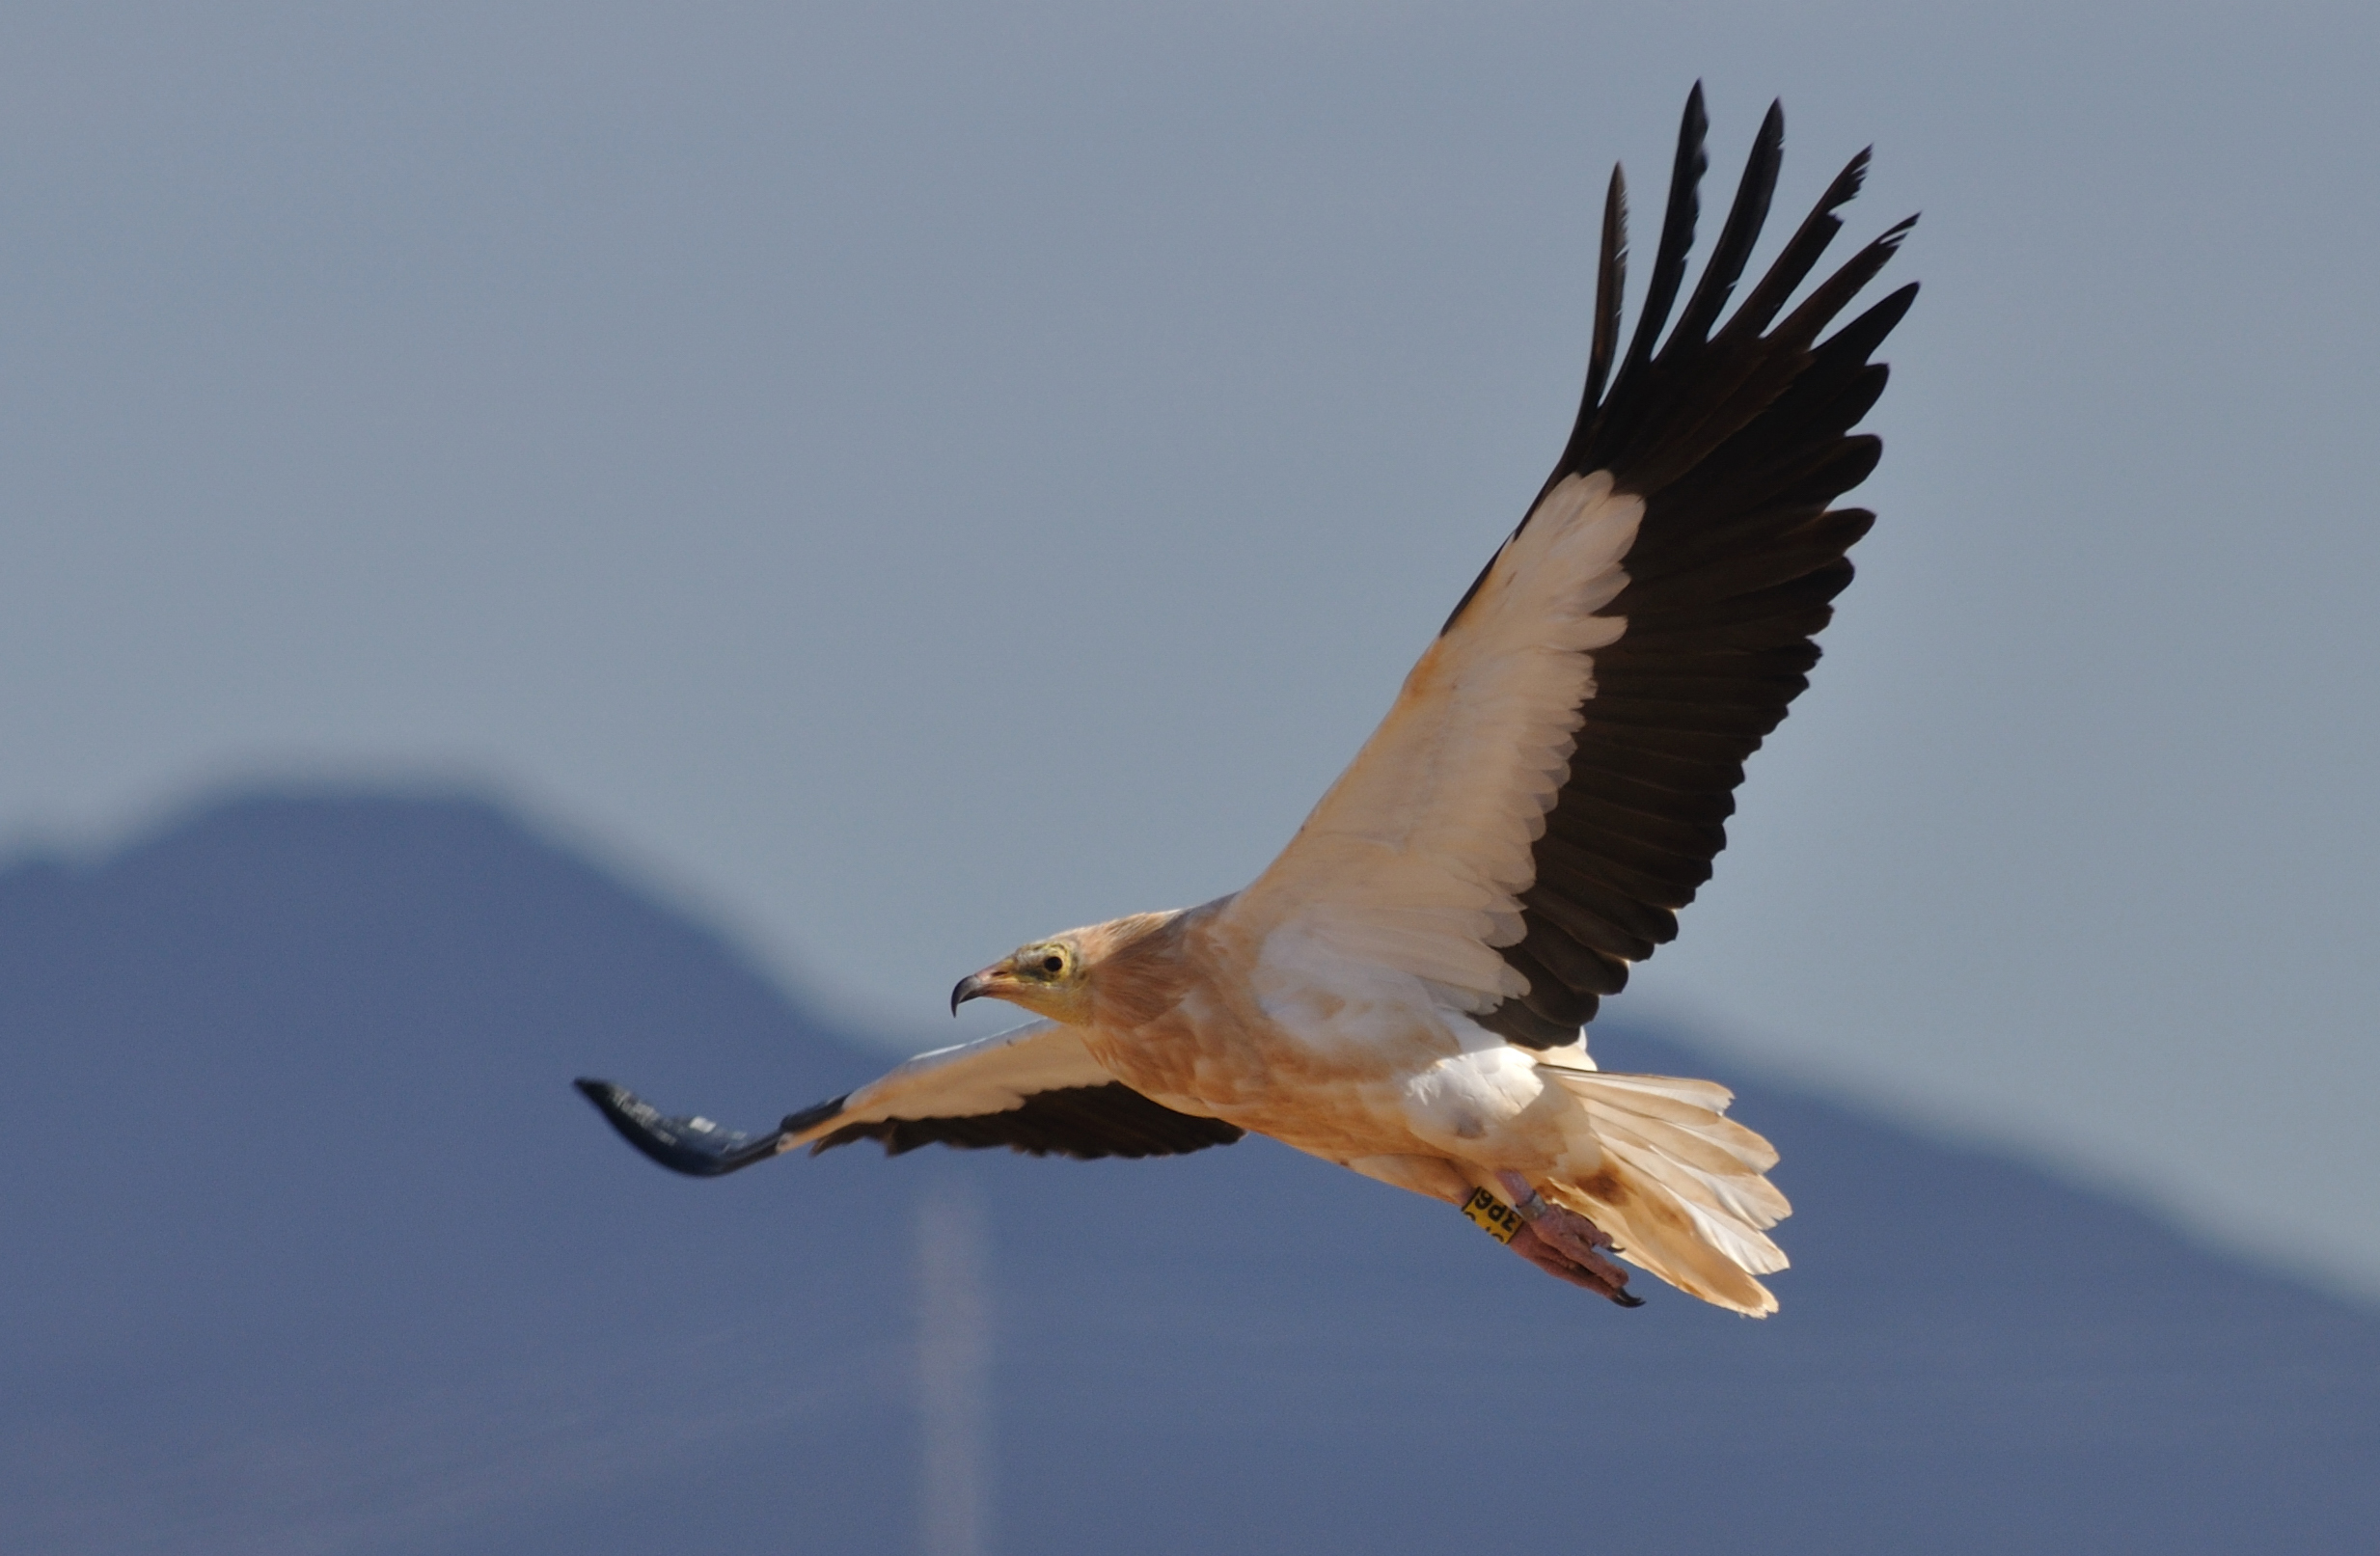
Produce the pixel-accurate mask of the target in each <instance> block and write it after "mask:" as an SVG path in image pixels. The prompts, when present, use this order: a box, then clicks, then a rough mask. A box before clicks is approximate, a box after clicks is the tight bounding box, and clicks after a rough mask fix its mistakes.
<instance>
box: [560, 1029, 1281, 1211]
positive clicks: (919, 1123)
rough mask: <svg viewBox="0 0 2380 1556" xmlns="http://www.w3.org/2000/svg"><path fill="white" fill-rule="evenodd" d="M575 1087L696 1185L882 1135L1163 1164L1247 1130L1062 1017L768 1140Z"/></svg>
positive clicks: (962, 1048) (992, 1040) (923, 1057)
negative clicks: (1153, 1089) (1185, 1106)
mask: <svg viewBox="0 0 2380 1556" xmlns="http://www.w3.org/2000/svg"><path fill="white" fill-rule="evenodd" d="M578 1088H579V1090H580V1091H581V1092H582V1093H584V1094H585V1095H586V1097H587V1099H588V1101H589V1102H591V1103H593V1104H594V1105H595V1106H596V1108H597V1109H598V1110H599V1111H601V1112H602V1114H603V1116H604V1117H605V1118H607V1119H609V1120H610V1121H611V1123H612V1127H613V1128H614V1129H616V1130H617V1131H619V1133H621V1134H622V1135H623V1136H625V1137H626V1139H627V1141H628V1143H629V1144H631V1145H633V1146H635V1147H636V1148H637V1149H638V1150H640V1151H642V1152H643V1153H644V1154H645V1155H646V1156H648V1157H650V1158H651V1159H652V1160H655V1161H658V1162H660V1163H661V1164H662V1165H663V1166H665V1167H668V1168H670V1170H671V1171H673V1172H682V1173H686V1174H688V1175H690V1176H693V1177H698V1178H715V1177H718V1176H720V1175H721V1174H723V1173H729V1172H734V1171H737V1170H738V1169H740V1168H744V1167H749V1166H751V1165H752V1163H754V1162H756V1161H765V1160H768V1159H769V1158H771V1157H775V1156H780V1155H782V1154H783V1153H785V1152H787V1151H791V1150H793V1149H794V1148H795V1147H797V1146H804V1145H807V1146H808V1147H809V1148H810V1151H811V1153H812V1154H813V1155H815V1154H816V1153H817V1152H820V1151H824V1150H827V1149H828V1148H829V1147H832V1146H837V1145H849V1144H850V1143H851V1142H852V1141H854V1140H862V1139H866V1140H881V1141H882V1142H884V1147H885V1150H886V1152H887V1154H889V1155H891V1156H899V1155H900V1154H901V1153H903V1152H904V1151H914V1150H916V1148H917V1147H919V1146H921V1145H937V1144H939V1145H949V1146H956V1147H959V1148H961V1149H965V1150H976V1149H981V1148H983V1147H986V1146H999V1145H1004V1146H1006V1147H1008V1148H1009V1149H1010V1150H1012V1151H1022V1152H1025V1153H1026V1154H1027V1155H1029V1156H1037V1157H1041V1156H1066V1157H1076V1158H1079V1159H1083V1160H1088V1159H1091V1158H1094V1157H1163V1156H1180V1155H1183V1154H1185V1153H1188V1152H1191V1151H1203V1150H1205V1149H1206V1148H1207V1147H1208V1146H1211V1145H1229V1144H1231V1143H1232V1142H1233V1141H1235V1140H1237V1139H1239V1138H1240V1136H1241V1134H1242V1133H1243V1132H1242V1131H1241V1130H1239V1129H1237V1128H1236V1127H1234V1126H1232V1125H1229V1124H1226V1123H1224V1122H1223V1121H1222V1120H1220V1119H1214V1118H1199V1117H1196V1116H1194V1115H1192V1114H1189V1113H1181V1112H1176V1111H1175V1110H1174V1109H1172V1108H1170V1107H1165V1106H1160V1105H1159V1104H1157V1103H1153V1102H1151V1101H1150V1100H1149V1099H1148V1098H1146V1097H1144V1096H1142V1095H1141V1094H1140V1093H1139V1092H1136V1091H1135V1090H1133V1089H1132V1088H1131V1087H1130V1086H1127V1085H1125V1084H1124V1083H1123V1082H1121V1081H1119V1080H1117V1079H1116V1078H1114V1077H1112V1076H1110V1075H1108V1072H1107V1071H1105V1070H1103V1069H1101V1068H1100V1067H1099V1065H1098V1064H1097V1063H1096V1062H1095V1061H1094V1060H1093V1059H1092V1058H1091V1055H1090V1053H1089V1051H1087V1050H1085V1049H1084V1048H1083V1046H1082V1038H1081V1033H1080V1032H1078V1031H1076V1030H1075V1029H1073V1028H1071V1027H1066V1026H1061V1025H1059V1024H1056V1023H1054V1022H1038V1023H1035V1024H1032V1025H1030V1026H1025V1027H1020V1028H1018V1029H1017V1030H1016V1031H1013V1032H1004V1033H1002V1034H1000V1035H999V1036H998V1037H988V1038H984V1039H983V1040H981V1041H980V1042H974V1043H963V1044H960V1045H959V1046H958V1047H956V1048H947V1049H938V1050H936V1051H933V1052H931V1053H920V1054H918V1055H917V1056H916V1058H914V1059H911V1060H909V1061H908V1062H907V1063H905V1064H902V1065H900V1066H899V1067H898V1068H896V1069H894V1070H892V1071H890V1072H889V1073H888V1074H886V1075H884V1076H882V1077H880V1078H877V1079H874V1080H871V1081H869V1082H868V1083H867V1084H866V1085H864V1086H862V1087H861V1088H860V1089H859V1090H857V1091H854V1092H851V1093H850V1094H848V1095H846V1096H842V1097H836V1098H834V1099H833V1100H832V1101H829V1102H823V1103H820V1104H818V1105H817V1106H814V1107H807V1108H804V1109H803V1110H802V1111H801V1112H798V1113H792V1114H788V1115H787V1116H786V1118H785V1119H784V1121H783V1122H782V1123H780V1124H779V1125H778V1127H777V1129H776V1130H775V1131H773V1132H772V1133H767V1134H763V1135H757V1136H755V1135H750V1134H745V1133H741V1132H738V1131H734V1130H729V1129H726V1128H725V1127H724V1126H722V1125H720V1124H716V1123H714V1122H712V1121H711V1120H710V1119H707V1118H701V1117H665V1116H663V1114H662V1113H661V1110H660V1109H659V1108H656V1107H654V1106H652V1105H651V1104H649V1103H646V1102H644V1101H643V1100H641V1099H640V1098H638V1097H637V1096H636V1094H635V1093H633V1092H631V1091H629V1090H627V1089H626V1088H624V1087H621V1086H616V1085H614V1084H612V1083H611V1082H610V1081H608V1080H581V1081H579V1082H578Z"/></svg>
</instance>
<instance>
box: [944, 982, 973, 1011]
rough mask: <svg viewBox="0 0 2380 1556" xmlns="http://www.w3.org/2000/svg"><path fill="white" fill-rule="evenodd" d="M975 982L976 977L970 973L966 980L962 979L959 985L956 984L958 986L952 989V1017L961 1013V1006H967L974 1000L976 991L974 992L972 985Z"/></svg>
mask: <svg viewBox="0 0 2380 1556" xmlns="http://www.w3.org/2000/svg"><path fill="white" fill-rule="evenodd" d="M974 981H975V979H974V975H973V974H972V973H970V974H969V975H968V976H966V977H964V978H961V979H960V980H959V981H958V983H957V984H956V985H955V986H954V987H953V988H952V989H951V991H950V1014H951V1015H953V1016H956V1015H957V1014H958V1013H959V1007H960V1006H961V1005H964V1004H966V1003H967V1002H968V1001H969V1000H970V999H972V998H974V997H975V991H974V990H973V989H972V988H971V985H972V984H973V983H974Z"/></svg>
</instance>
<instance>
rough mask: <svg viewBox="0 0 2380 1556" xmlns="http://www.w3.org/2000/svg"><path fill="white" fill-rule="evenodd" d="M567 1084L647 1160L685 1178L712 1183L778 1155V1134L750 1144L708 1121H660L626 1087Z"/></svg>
mask: <svg viewBox="0 0 2380 1556" xmlns="http://www.w3.org/2000/svg"><path fill="white" fill-rule="evenodd" d="M571 1084H572V1085H573V1086H575V1087H577V1088H578V1092H579V1095H580V1096H582V1097H585V1098H586V1099H587V1100H588V1102H590V1103H592V1104H594V1105H595V1110H596V1111H597V1112H599V1113H601V1114H602V1115H603V1117H604V1122H606V1123H608V1124H610V1125H611V1126H612V1128H614V1129H615V1130H617V1131H618V1132H619V1135H620V1138H622V1139H624V1140H626V1141H627V1142H628V1143H629V1144H630V1145H633V1146H635V1147H636V1148H637V1149H638V1150H639V1151H640V1152H642V1153H643V1154H644V1156H645V1157H646V1158H648V1159H649V1160H653V1161H656V1162H659V1163H660V1164H661V1165H662V1166H665V1167H667V1168H669V1169H670V1171H671V1172H676V1173H683V1174H685V1175H686V1176H687V1177H689V1178H717V1177H721V1176H724V1175H725V1174H726V1173H730V1172H735V1171H737V1170H739V1169H741V1168H744V1167H749V1166H751V1165H752V1163H753V1162H755V1161H766V1160H768V1159H769V1158H771V1157H773V1156H775V1155H777V1151H778V1142H779V1141H780V1139H782V1138H783V1137H784V1135H783V1132H782V1131H781V1130H780V1131H779V1132H777V1133H770V1134H765V1135H763V1136H761V1137H760V1138H759V1139H756V1140H755V1139H753V1138H752V1136H751V1135H749V1134H745V1133H741V1132H740V1131H737V1130H731V1129H725V1128H723V1127H722V1126H720V1125H717V1124H714V1123H712V1122H711V1121H710V1120H709V1119H707V1118H699V1117H685V1118H665V1117H663V1116H662V1113H661V1109H659V1108H657V1107H655V1106H653V1105H652V1104H650V1103H648V1102H646V1101H644V1100H643V1098H641V1097H639V1096H638V1095H637V1094H636V1093H635V1092H633V1091H630V1090H629V1089H628V1088H627V1087H625V1086H621V1085H616V1084H614V1083H613V1082H611V1081H609V1080H596V1079H593V1078H588V1077H585V1076H582V1077H580V1078H578V1079H576V1080H573V1081H572V1082H571Z"/></svg>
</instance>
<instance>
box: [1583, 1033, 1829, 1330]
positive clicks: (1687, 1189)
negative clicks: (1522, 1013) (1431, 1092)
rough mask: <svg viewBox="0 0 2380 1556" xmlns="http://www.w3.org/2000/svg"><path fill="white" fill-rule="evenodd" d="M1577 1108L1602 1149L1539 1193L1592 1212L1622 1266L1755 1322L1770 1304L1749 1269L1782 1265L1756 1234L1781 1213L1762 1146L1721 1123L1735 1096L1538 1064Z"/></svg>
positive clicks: (1703, 1085) (1786, 1210)
mask: <svg viewBox="0 0 2380 1556" xmlns="http://www.w3.org/2000/svg"><path fill="white" fill-rule="evenodd" d="M1538 1068H1539V1071H1540V1072H1541V1073H1542V1074H1544V1075H1546V1076H1547V1077H1549V1078H1552V1079H1553V1080H1554V1081H1555V1082H1557V1083H1558V1084H1559V1085H1560V1086H1561V1088H1562V1090H1563V1091H1564V1092H1566V1093H1568V1094H1569V1095H1570V1096H1571V1097H1572V1098H1573V1100H1575V1101H1576V1102H1577V1103H1578V1105H1579V1111H1580V1112H1581V1113H1583V1114H1585V1116H1586V1120H1587V1124H1588V1127H1589V1128H1590V1129H1591V1130H1592V1131H1593V1132H1594V1133H1595V1136H1596V1138H1597V1140H1598V1141H1599V1142H1600V1145H1601V1147H1602V1153H1601V1154H1602V1160H1601V1161H1600V1163H1598V1164H1597V1166H1596V1168H1595V1169H1594V1170H1590V1171H1582V1172H1578V1173H1575V1174H1574V1175H1570V1176H1563V1175H1556V1176H1555V1178H1554V1179H1553V1181H1552V1183H1551V1184H1550V1185H1549V1186H1548V1191H1549V1192H1550V1193H1551V1194H1552V1196H1553V1197H1554V1198H1555V1199H1556V1200H1561V1201H1567V1202H1571V1204H1572V1208H1573V1209H1575V1210H1578V1211H1579V1212H1581V1213H1582V1214H1584V1215H1589V1216H1592V1217H1593V1218H1594V1220H1595V1222H1596V1224H1598V1225H1599V1226H1600V1227H1602V1228H1603V1229H1604V1230H1605V1231H1607V1232H1609V1233H1610V1234H1611V1235H1612V1239H1613V1241H1614V1242H1616V1243H1617V1244H1618V1245H1619V1246H1618V1249H1617V1251H1618V1252H1619V1253H1620V1254H1621V1256H1622V1257H1623V1258H1626V1259H1628V1261H1629V1262H1630V1263H1632V1264H1637V1265H1641V1266H1643V1267H1644V1268H1645V1269H1649V1270H1651V1271H1653V1273H1655V1274H1656V1275H1658V1276H1660V1277H1661V1278H1662V1279H1663V1280H1666V1281H1668V1282H1669V1283H1670V1284H1671V1285H1673V1286H1676V1287H1678V1288H1680V1289H1681V1290H1682V1291H1686V1292H1689V1293H1691V1294H1693V1295H1694V1296H1696V1297H1701V1298H1703V1299H1704V1300H1705V1301H1708V1302H1715V1303H1717V1304H1718V1305H1719V1306H1721V1307H1726V1308H1732V1309H1734V1310H1735V1311H1736V1312H1738V1313H1745V1314H1750V1315H1751V1316H1753V1317H1755V1318H1758V1317H1762V1316H1764V1315H1766V1314H1769V1313H1773V1312H1775V1311H1776V1310H1777V1299H1776V1298H1775V1297H1772V1296H1770V1295H1769V1293H1768V1289H1767V1288H1766V1287H1764V1286H1763V1285H1762V1284H1761V1283H1760V1282H1759V1281H1757V1280H1755V1279H1753V1278H1752V1277H1753V1276H1754V1275H1762V1274H1767V1273H1770V1272H1771V1271H1774V1270H1778V1269H1784V1268H1785V1267H1786V1258H1785V1254H1784V1252H1783V1250H1781V1249H1780V1248H1778V1246H1777V1245H1776V1244H1775V1243H1774V1242H1770V1241H1769V1240H1768V1239H1767V1238H1766V1237H1765V1236H1764V1235H1763V1234H1764V1229H1766V1228H1768V1227H1771V1226H1774V1225H1775V1224H1776V1223H1777V1222H1778V1221H1780V1220H1782V1219H1783V1218H1784V1217H1785V1216H1786V1215H1789V1214H1791V1213H1792V1206H1791V1205H1789V1204H1787V1203H1786V1199H1785V1196H1784V1195H1783V1194H1782V1193H1780V1192H1778V1190H1777V1187H1776V1186H1775V1185H1774V1184H1771V1183H1770V1182H1768V1180H1767V1179H1766V1178H1764V1177H1763V1176H1762V1174H1763V1173H1764V1172H1766V1171H1767V1169H1768V1168H1770V1167H1772V1166H1774V1165H1775V1164H1776V1160H1777V1153H1776V1151H1775V1149H1774V1148H1773V1147H1771V1146H1770V1145H1769V1143H1768V1142H1767V1141H1766V1140H1764V1139H1763V1138H1761V1137H1760V1136H1759V1135H1758V1134H1755V1133H1753V1132H1752V1131H1750V1130H1748V1129H1745V1128H1744V1127H1743V1126H1742V1125H1740V1124H1738V1123H1736V1122H1735V1121H1734V1120H1732V1119H1730V1118H1727V1117H1726V1116H1724V1115H1725V1112H1726V1108H1727V1105H1728V1104H1729V1103H1731V1102H1733V1101H1735V1094H1734V1093H1733V1092H1730V1091H1729V1090H1728V1089H1727V1088H1726V1087H1725V1086H1721V1085H1717V1084H1715V1083H1713V1082H1711V1081H1708V1080H1690V1079H1685V1078H1680V1077H1674V1076H1638V1075H1615V1074H1613V1073H1611V1072H1609V1071H1600V1070H1579V1069H1573V1068H1571V1067H1570V1066H1567V1065H1550V1064H1541V1065H1540V1066H1539V1067H1538Z"/></svg>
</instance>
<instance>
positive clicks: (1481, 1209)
mask: <svg viewBox="0 0 2380 1556" xmlns="http://www.w3.org/2000/svg"><path fill="white" fill-rule="evenodd" d="M1463 1214H1464V1215H1467V1216H1469V1217H1470V1218H1471V1222H1472V1224H1473V1225H1475V1226H1477V1227H1478V1228H1479V1229H1480V1230H1481V1231H1483V1232H1485V1233H1487V1234H1488V1235H1489V1236H1490V1237H1491V1238H1493V1239H1495V1240H1496V1241H1497V1242H1512V1240H1513V1239H1515V1238H1517V1237H1518V1236H1519V1235H1520V1227H1521V1220H1520V1213H1519V1212H1518V1211H1517V1210H1515V1209H1513V1208H1512V1207H1511V1206H1510V1205H1507V1204H1505V1203H1504V1202H1503V1201H1502V1200H1500V1199H1498V1198H1496V1197H1495V1196H1494V1195H1493V1194H1491V1193H1490V1192H1488V1191H1487V1190H1486V1189H1485V1188H1474V1189H1472V1190H1471V1197H1470V1198H1469V1199H1467V1200H1465V1201H1464V1205H1463Z"/></svg>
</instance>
